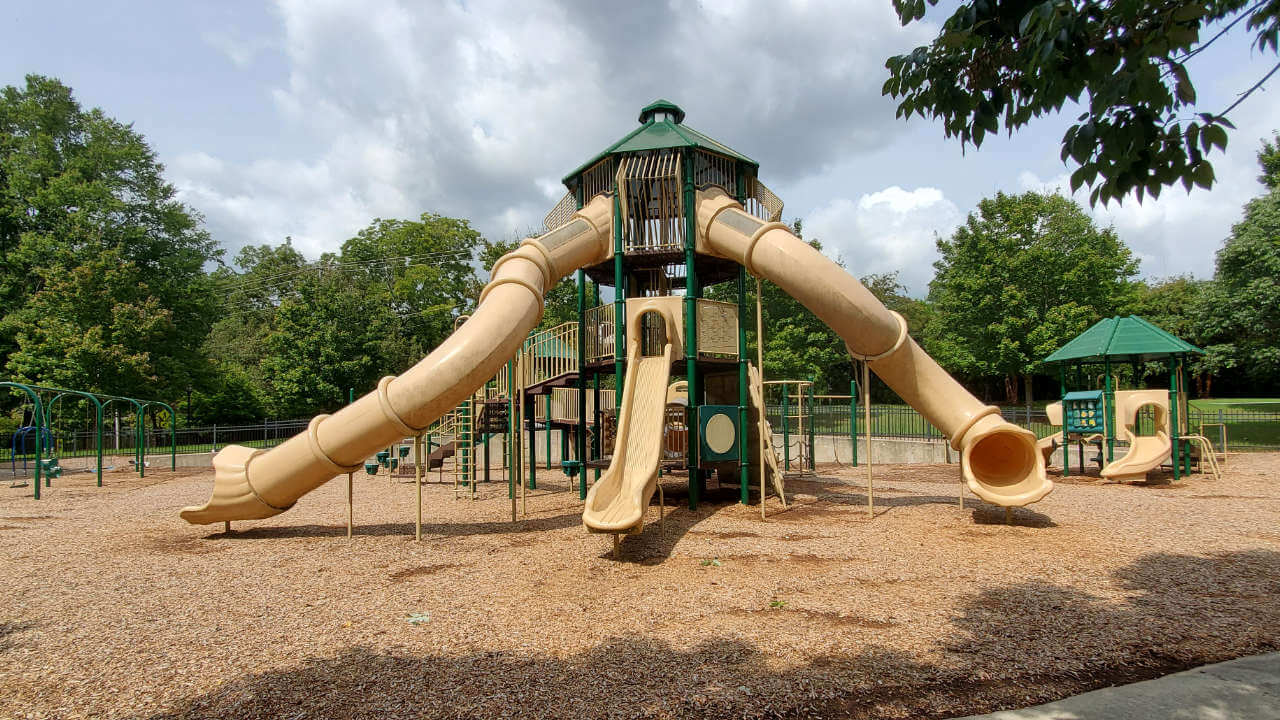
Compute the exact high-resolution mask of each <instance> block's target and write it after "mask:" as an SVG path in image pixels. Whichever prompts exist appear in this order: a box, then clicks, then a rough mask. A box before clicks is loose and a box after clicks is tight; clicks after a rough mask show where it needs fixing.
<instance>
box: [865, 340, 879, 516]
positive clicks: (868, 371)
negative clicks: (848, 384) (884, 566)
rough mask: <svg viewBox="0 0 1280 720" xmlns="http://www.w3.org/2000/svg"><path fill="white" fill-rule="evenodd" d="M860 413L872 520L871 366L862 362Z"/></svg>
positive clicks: (869, 512)
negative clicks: (864, 440)
mask: <svg viewBox="0 0 1280 720" xmlns="http://www.w3.org/2000/svg"><path fill="white" fill-rule="evenodd" d="M862 399H863V402H862V412H863V414H864V415H863V417H864V422H863V423H862V424H863V425H866V431H865V432H866V437H867V453H866V454H867V517H868V518H874V517H875V516H876V508H875V484H874V482H873V480H872V475H871V366H870V364H869V363H868V362H867V361H866V360H863V361H862Z"/></svg>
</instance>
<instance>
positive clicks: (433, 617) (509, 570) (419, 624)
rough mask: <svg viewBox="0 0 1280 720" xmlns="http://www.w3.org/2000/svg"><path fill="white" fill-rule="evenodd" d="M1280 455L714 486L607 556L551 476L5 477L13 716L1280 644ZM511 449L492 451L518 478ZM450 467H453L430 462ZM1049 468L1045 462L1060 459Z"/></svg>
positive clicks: (1105, 676)
mask: <svg viewBox="0 0 1280 720" xmlns="http://www.w3.org/2000/svg"><path fill="white" fill-rule="evenodd" d="M1277 471H1280V455H1276V454H1268V455H1263V454H1254V455H1236V456H1232V457H1231V459H1230V461H1229V462H1228V463H1227V464H1226V466H1225V467H1224V475H1223V477H1222V479H1221V480H1216V481H1215V480H1213V479H1212V478H1211V477H1208V476H1199V475H1197V476H1192V477H1190V478H1185V479H1181V480H1179V481H1178V482H1176V483H1174V482H1171V481H1170V480H1171V479H1170V478H1168V477H1163V478H1156V479H1155V480H1154V481H1153V482H1149V483H1147V484H1136V485H1120V484H1110V483H1105V482H1102V481H1100V480H1098V479H1097V478H1089V477H1081V478H1069V479H1067V481H1065V482H1059V483H1058V485H1057V487H1056V488H1055V490H1054V492H1053V493H1052V494H1051V495H1049V496H1048V497H1047V498H1046V499H1045V500H1044V501H1042V502H1040V503H1038V504H1036V505H1033V506H1031V507H1029V508H1022V509H1018V510H1015V511H1014V513H1013V519H1014V523H1015V524H1014V525H1011V526H1010V525H1005V524H1004V512H1003V511H1002V510H1001V509H999V508H995V507H992V506H989V505H986V504H984V503H981V502H979V501H977V500H976V498H974V497H973V496H972V495H967V497H966V500H965V508H964V509H963V510H961V509H960V508H959V507H958V502H957V494H958V488H959V486H958V477H957V476H958V469H957V467H956V466H954V465H950V466H948V465H898V466H877V467H876V497H875V502H876V505H875V506H876V512H877V514H876V516H875V518H874V519H872V520H869V519H868V517H867V511H866V495H865V492H864V489H863V487H864V486H863V485H862V483H863V482H864V480H863V477H864V476H863V473H864V470H863V469H861V468H859V469H852V468H847V467H838V466H830V467H824V468H820V471H819V476H818V477H816V478H809V479H791V480H789V481H788V488H789V491H790V492H791V494H792V498H791V499H792V505H791V507H790V509H788V510H786V511H783V510H782V508H781V506H780V505H779V504H778V501H777V499H776V498H772V497H771V498H770V499H769V501H768V505H767V508H768V511H769V519H768V520H767V521H765V522H761V520H760V514H759V507H758V506H757V505H752V506H749V507H744V506H741V505H737V504H735V503H734V499H736V497H737V488H736V487H728V486H726V487H724V488H720V489H717V487H716V485H715V483H714V481H712V483H711V487H710V494H711V496H712V501H711V502H708V503H705V504H704V505H703V506H702V507H701V508H700V509H699V510H698V511H697V512H690V511H689V510H688V509H687V499H686V495H685V491H684V482H685V480H684V478H683V477H682V476H670V477H667V478H664V481H665V484H664V487H665V489H666V500H667V508H666V522H665V533H664V532H663V528H661V527H660V526H659V524H658V523H657V510H658V509H657V507H651V508H650V510H649V515H648V518H649V521H650V524H649V525H647V526H646V527H645V529H644V532H643V533H642V534H640V535H638V536H631V537H628V538H626V540H625V541H624V542H623V550H622V557H621V559H620V560H614V559H613V558H612V557H611V542H610V539H609V537H608V536H599V535H589V534H588V533H586V532H585V531H584V530H583V527H582V524H581V517H580V516H581V504H580V503H579V501H578V499H577V493H576V492H573V493H570V492H568V491H567V483H566V479H565V478H564V477H563V475H561V474H560V473H559V472H556V471H543V472H542V475H541V479H540V481H539V488H538V489H537V490H534V491H530V495H529V498H528V517H527V519H522V520H520V521H518V522H515V523H512V522H510V519H509V512H510V505H509V501H508V500H507V498H506V487H505V484H504V485H498V484H497V483H494V484H489V485H484V484H482V485H481V486H480V492H479V494H478V495H479V499H478V500H476V501H472V500H470V499H469V498H466V497H464V498H463V499H458V500H455V499H454V497H453V494H454V493H453V489H452V485H451V483H450V484H446V485H440V484H429V485H426V486H425V488H424V497H425V507H424V518H425V523H426V524H425V527H424V537H423V541H422V542H421V543H417V542H414V540H413V518H414V507H415V506H414V487H413V484H412V482H411V481H397V482H392V481H390V480H389V479H388V478H387V477H386V476H385V475H382V476H377V477H368V476H365V475H358V476H357V478H356V482H355V518H356V536H355V537H354V538H353V539H351V540H348V539H347V537H346V525H345V523H346V483H345V482H343V481H341V480H339V481H334V482H331V483H329V484H327V485H325V486H323V487H322V488H320V489H319V490H317V491H315V492H314V493H312V494H310V495H308V496H306V497H304V498H303V499H302V500H301V501H299V502H298V504H297V505H296V506H295V507H294V508H293V509H292V510H290V511H288V512H286V513H284V514H283V515H279V516H277V517H274V518H270V519H267V520H259V521H252V522H243V523H235V524H234V527H233V532H232V533H231V534H230V535H226V534H224V533H223V532H222V526H221V525H216V526H198V527H197V526H190V525H187V524H186V523H185V522H183V521H182V520H181V519H179V517H178V515H177V511H178V509H179V508H181V507H182V506H184V505H189V504H199V503H201V502H203V501H204V500H205V499H206V498H207V497H208V492H209V488H210V487H211V483H212V475H211V473H210V472H209V471H205V470H200V471H179V472H177V473H171V472H163V471H156V470H153V471H150V473H149V475H148V477H147V478H145V479H139V478H137V477H135V476H132V475H130V474H128V473H125V472H116V473H110V474H108V475H107V477H106V487H103V488H97V487H93V486H92V478H91V476H89V475H87V474H78V475H71V476H65V477H63V478H60V479H57V480H55V481H54V486H53V487H52V488H49V489H48V490H47V491H46V492H45V497H44V499H42V500H40V501H35V500H33V499H32V498H31V497H30V490H31V489H30V488H29V487H28V488H14V489H10V488H7V487H0V558H3V561H2V562H0V584H2V585H0V586H2V587H3V592H4V596H3V604H2V605H0V718H154V719H159V718H267V717H271V718H277V717H279V718H312V717H317V718H328V717H334V718H336V717H342V718H418V717H429V718H503V717H522V718H528V717H552V718H632V717H645V718H674V717H726V718H727V717H732V718H757V717H760V718H770V717H816V718H837V717H838V718H846V717H853V718H945V717H952V716H956V715H965V714H969V713H976V712H984V711H990V710H995V709H1001V708H1010V707H1018V706H1023V705H1028V704H1033V703H1039V702H1044V701H1048V700H1052V699H1056V698H1060V697H1063V696H1066V695H1070V694H1074V693H1077V692H1081V691H1085V690H1089V689H1093V688H1098V687H1103V686H1107V685H1112V684H1117V683H1123V682H1131V681H1135V680H1140V679H1145V678H1149V677H1153V676H1156V675H1161V674H1164V673H1167V672H1171V671H1174V670H1178V669H1182V668H1186V667H1190V666H1194V665H1199V664H1202V663H1209V662H1217V661H1221V660H1226V659H1230V658H1234V657H1239V656H1242V655H1248V654H1252V653H1257V652H1262V651H1267V650H1274V649H1277V648H1280V483H1278V479H1277V478H1278V475H1280V473H1278V472H1277ZM500 476H501V475H500V473H495V477H500ZM432 478H433V479H435V478H436V475H434V474H433V476H432ZM1055 480H1056V478H1055Z"/></svg>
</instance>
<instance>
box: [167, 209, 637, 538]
mask: <svg viewBox="0 0 1280 720" xmlns="http://www.w3.org/2000/svg"><path fill="white" fill-rule="evenodd" d="M611 212H612V200H611V199H610V198H609V197H606V196H603V195H601V196H598V197H596V198H595V199H593V200H592V201H591V202H590V203H588V204H587V206H586V207H584V208H583V209H582V210H580V211H579V212H577V213H575V214H574V216H573V218H572V219H570V220H569V222H567V223H565V224H564V225H561V226H560V227H558V228H556V229H555V230H552V231H551V232H549V233H547V234H545V235H542V236H539V237H537V238H528V239H526V240H524V241H523V242H522V243H521V244H520V247H519V248H517V249H516V250H514V251H513V252H511V253H510V254H508V255H505V256H503V257H502V258H501V259H499V260H498V262H496V263H494V266H493V271H492V273H491V275H490V277H491V279H490V281H489V284H488V285H486V286H485V288H484V292H482V293H481V294H480V302H479V304H478V306H477V308H476V311H475V312H474V313H473V314H472V315H471V319H470V320H468V321H467V322H466V323H465V324H464V325H463V326H462V327H461V328H459V329H458V331H457V332H455V333H454V334H453V335H451V336H450V337H449V338H448V339H447V340H445V341H444V342H443V343H441V345H440V347H438V348H436V349H435V351H434V352H432V353H431V354H430V355H428V356H427V357H425V358H423V360H422V361H421V362H419V363H418V364H417V365H414V366H413V367H412V368H410V369H409V370H408V371H406V372H405V373H404V374H403V375H401V376H399V377H391V376H389V377H385V378H383V379H382V381H381V382H380V383H378V388H377V390H375V391H374V392H372V393H369V394H368V395H366V396H364V397H362V398H360V399H359V400H357V401H356V402H354V403H352V404H351V405H348V406H347V407H344V408H342V409H341V410H339V411H338V412H336V413H334V414H333V415H331V416H330V415H320V416H318V417H316V418H314V419H313V420H312V421H311V424H310V426H309V427H308V428H307V430H306V432H304V433H301V434H299V435H297V436H295V437H293V438H291V439H290V440H288V441H286V442H285V443H284V444H282V445H280V446H278V447H276V448H273V449H271V450H269V451H262V450H254V449H251V448H246V447H240V446H237V445H231V446H228V447H226V448H224V449H223V450H221V451H220V452H219V453H218V454H217V455H216V456H215V457H214V459H213V468H214V481H213V496H212V497H211V498H210V499H209V502H207V503H205V504H204V505H200V506H194V507H188V508H184V509H183V510H182V513H181V514H182V518H183V519H185V520H186V521H187V522H190V523H194V524H204V523H215V522H223V521H229V520H251V519H259V518H267V517H271V516H272V515H277V514H279V513H281V512H284V511H285V510H288V509H289V508H290V507H291V506H292V505H293V504H294V503H295V502H297V500H298V498H300V497H302V496H303V495H305V494H307V493H308V492H310V491H312V490H314V489H315V488H317V487H319V486H320V485H322V484H324V483H325V482H327V481H328V480H330V479H332V478H334V477H337V476H338V475H341V474H343V473H346V472H351V471H354V470H356V469H357V468H359V467H360V466H361V464H362V463H363V462H364V460H365V458H367V457H369V455H371V454H373V453H375V452H377V451H378V450H379V449H381V448H385V447H386V446H387V445H389V444H391V443H393V442H396V441H398V440H400V439H401V438H404V437H407V436H411V435H416V434H418V433H419V432H421V431H422V430H423V429H424V428H426V427H427V426H428V425H430V424H431V423H432V422H434V421H435V420H436V419H437V418H439V417H440V416H441V415H443V414H444V413H445V412H447V411H448V410H450V409H452V408H453V407H454V406H455V405H457V404H458V403H459V402H460V401H462V400H463V399H465V398H466V397H467V396H468V395H470V394H471V393H472V392H474V391H475V389H476V388H478V387H480V386H481V385H482V384H484V382H485V381H487V380H488V379H489V378H491V377H493V375H494V373H496V372H497V371H498V369H499V368H500V367H501V366H502V365H503V364H504V363H506V362H507V360H509V359H511V357H512V356H513V355H515V353H516V350H517V349H518V348H519V347H520V344H521V343H523V342H524V339H525V337H526V336H527V335H528V334H529V331H530V330H532V329H533V328H534V327H535V326H536V325H537V324H538V321H539V319H540V318H541V316H542V303H543V296H544V295H545V294H546V292H547V291H548V290H550V289H551V287H552V286H554V285H555V284H556V283H557V282H558V281H559V280H560V279H561V278H562V277H564V276H565V275H567V274H568V273H570V272H572V271H574V270H576V269H577V268H580V267H584V266H587V265H593V264H595V263H598V262H601V261H603V260H605V259H607V258H608V257H609V256H610V254H611V251H612V240H611V238H612V235H611V225H610V217H611Z"/></svg>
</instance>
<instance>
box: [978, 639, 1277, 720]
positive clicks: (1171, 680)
mask: <svg viewBox="0 0 1280 720" xmlns="http://www.w3.org/2000/svg"><path fill="white" fill-rule="evenodd" d="M1104 718H1105V719H1106V720H1157V719H1158V720H1277V719H1280V653H1267V654H1265V655H1254V656H1252V657H1246V658H1240V659H1239V660H1229V661H1227V662H1222V663H1217V664H1216V665H1205V666H1204V667H1199V668H1195V669H1194V670H1187V671H1185V672H1180V673H1174V674H1173V675H1167V676H1165V677H1162V678H1157V679H1155V680H1147V681H1145V682H1139V683H1133V684H1132V685H1121V686H1119V687H1111V688H1105V689H1103V690H1094V691H1093V692H1087V693H1084V694H1083V695H1076V696H1075V697H1069V698H1066V699H1065V700H1058V701H1057V702H1051V703H1046V704H1044V705H1037V706H1035V707H1029V708H1024V709H1022V710H1002V711H1000V712H996V713H991V714H990V715H971V716H969V717H968V718H962V719H961V720H1103V719H1104Z"/></svg>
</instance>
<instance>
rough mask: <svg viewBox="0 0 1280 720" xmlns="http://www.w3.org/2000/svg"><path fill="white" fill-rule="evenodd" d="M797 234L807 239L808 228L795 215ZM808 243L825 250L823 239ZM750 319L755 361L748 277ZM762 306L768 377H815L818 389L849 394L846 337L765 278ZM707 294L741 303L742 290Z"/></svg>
mask: <svg viewBox="0 0 1280 720" xmlns="http://www.w3.org/2000/svg"><path fill="white" fill-rule="evenodd" d="M791 231H792V232H793V233H795V234H796V236H798V237H801V238H803V237H804V235H803V233H804V226H803V224H802V222H801V220H799V219H796V220H795V221H794V222H793V224H792V227H791ZM809 245H810V246H812V247H813V248H814V249H816V250H819V251H821V250H822V243H821V242H820V241H818V240H810V241H809ZM747 282H748V285H747V288H748V290H747V307H746V312H745V322H746V330H747V333H746V334H747V348H748V353H749V355H748V359H749V360H751V362H752V363H754V362H755V347H756V342H757V338H756V312H755V310H756V308H755V302H754V300H755V298H754V292H753V291H754V287H755V283H754V282H752V281H751V280H750V278H748V281H747ZM760 294H761V300H760V305H761V309H762V311H763V325H764V373H765V375H766V377H767V378H768V379H788V380H804V379H807V378H810V377H812V378H813V380H814V382H815V388H816V389H817V391H818V392H829V393H844V392H848V390H849V381H850V380H851V379H853V366H852V364H851V362H850V359H849V353H848V352H847V351H846V350H845V346H844V341H843V340H842V339H840V336H839V335H837V334H836V333H835V331H834V330H832V329H831V328H829V327H827V325H826V324H825V323H823V322H822V321H821V320H819V319H818V318H817V317H815V316H814V315H813V313H811V312H809V309H808V308H806V307H805V306H804V305H801V304H800V301H798V300H796V299H795V298H793V297H791V296H790V295H788V294H787V293H785V292H783V291H782V289H781V288H779V287H778V286H777V285H774V284H773V283H772V282H770V281H768V280H762V281H761V282H760ZM704 296H705V297H706V298H708V299H710V300H718V301H721V302H730V303H734V304H737V302H738V292H737V285H736V283H734V282H727V283H722V284H720V285H715V286H712V287H710V288H707V289H706V291H705V293H704Z"/></svg>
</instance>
